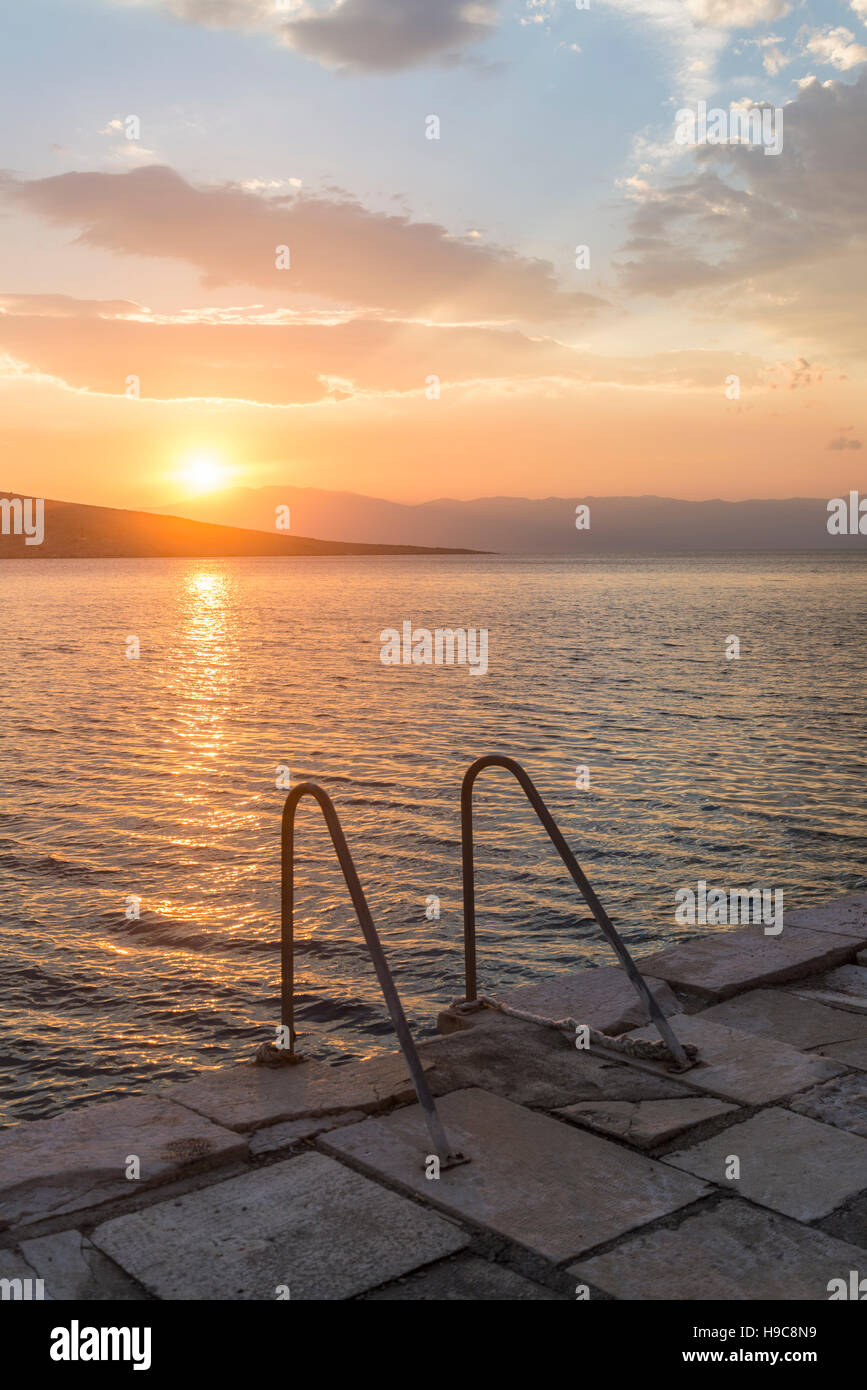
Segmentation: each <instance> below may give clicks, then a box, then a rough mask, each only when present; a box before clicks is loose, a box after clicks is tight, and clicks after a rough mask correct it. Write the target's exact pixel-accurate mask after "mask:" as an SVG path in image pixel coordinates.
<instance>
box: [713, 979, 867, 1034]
mask: <svg viewBox="0 0 867 1390" xmlns="http://www.w3.org/2000/svg"><path fill="white" fill-rule="evenodd" d="M842 968H843V969H844V970H845V969H848V967H847V966H843V967H842ZM701 1017H702V1018H703V1019H707V1020H708V1021H709V1022H711V1023H722V1024H723V1025H724V1026H725V1027H727V1028H737V1029H739V1030H740V1032H742V1033H760V1034H761V1035H762V1036H763V1037H768V1038H779V1039H780V1040H781V1041H782V1042H786V1043H789V1044H790V1046H791V1047H796V1048H809V1047H820V1046H821V1045H822V1044H823V1043H833V1042H847V1041H848V1040H849V1039H850V1038H858V1037H864V1036H867V1020H863V1021H862V1020H860V1019H857V1018H855V1017H853V1015H852V1014H846V1013H842V1012H840V1010H839V1009H829V1008H826V1006H825V1005H824V1004H821V1003H818V1002H817V1000H816V999H815V998H808V997H805V996H803V995H802V994H801V993H800V991H799V989H798V986H797V985H789V986H787V987H786V988H785V989H753V990H750V991H749V993H748V994H738V995H736V996H735V998H734V999H727V1000H726V1001H725V1002H724V1003H723V1004H714V1005H713V1007H712V1008H710V1009H705V1010H703V1012H702V1015H701Z"/></svg>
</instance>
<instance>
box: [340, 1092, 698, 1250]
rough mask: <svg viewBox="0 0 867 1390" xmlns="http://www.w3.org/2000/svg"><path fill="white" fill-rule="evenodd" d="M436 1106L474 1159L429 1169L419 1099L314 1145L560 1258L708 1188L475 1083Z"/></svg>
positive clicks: (690, 1199)
mask: <svg viewBox="0 0 867 1390" xmlns="http://www.w3.org/2000/svg"><path fill="white" fill-rule="evenodd" d="M439 1109H440V1114H441V1117H442V1120H443V1123H444V1125H445V1128H446V1132H447V1134H448V1136H449V1140H450V1141H451V1143H452V1145H455V1146H457V1147H458V1148H459V1149H460V1150H461V1152H462V1153H464V1154H466V1155H468V1156H469V1158H470V1160H471V1161H470V1162H469V1163H466V1164H462V1165H460V1166H459V1167H456V1168H449V1169H445V1170H443V1172H442V1173H441V1174H440V1177H439V1178H438V1179H436V1180H433V1181H431V1180H428V1179H426V1178H425V1175H424V1158H425V1155H426V1154H427V1153H428V1152H429V1151H430V1140H429V1139H428V1137H427V1132H426V1130H425V1129H424V1124H423V1120H422V1116H421V1111H420V1108H419V1107H418V1106H417V1105H415V1106H411V1107H408V1108H406V1109H404V1110H396V1111H394V1112H393V1113H392V1114H390V1115H385V1116H382V1117H381V1118H378V1119H370V1120H365V1121H364V1123H363V1124H360V1125H350V1126H348V1127H347V1128H346V1129H339V1130H333V1131H332V1132H331V1133H329V1134H326V1135H323V1136H322V1137H321V1138H320V1139H318V1140H317V1144H318V1145H319V1146H320V1147H321V1148H323V1149H326V1150H327V1151H328V1152H329V1153H334V1154H338V1155H340V1156H343V1157H346V1158H347V1159H349V1160H350V1161H351V1162H353V1163H356V1164H358V1166H359V1167H361V1168H363V1169H364V1170H365V1171H367V1172H370V1173H373V1174H375V1175H377V1176H379V1177H384V1178H386V1179H387V1180H388V1181H390V1182H394V1183H396V1184H398V1185H399V1186H401V1187H403V1188H404V1189H406V1190H408V1191H410V1192H414V1193H415V1194H416V1195H418V1196H420V1197H424V1198H426V1199H427V1200H428V1201H429V1202H431V1203H432V1204H433V1205H434V1206H437V1207H439V1208H440V1209H441V1210H443V1211H447V1212H449V1213H450V1214H451V1215H453V1216H457V1217H458V1218H460V1219H463V1220H466V1221H469V1222H472V1223H473V1224H474V1225H477V1226H482V1227H485V1228H486V1229H487V1230H489V1231H494V1232H496V1233H497V1234H498V1235H501V1236H505V1237H506V1238H507V1239H508V1240H512V1241H515V1242H516V1243H517V1244H519V1245H522V1246H525V1247H526V1248H528V1249H530V1250H533V1251H535V1252H536V1253H538V1254H540V1255H543V1256H544V1257H545V1258H546V1259H549V1260H553V1261H555V1262H556V1261H560V1260H567V1259H569V1258H574V1257H575V1256H576V1255H578V1254H581V1253H583V1252H584V1251H585V1250H589V1249H591V1248H592V1247H593V1246H595V1245H599V1244H600V1243H601V1242H602V1241H607V1240H613V1239H614V1238H615V1237H616V1236H618V1235H622V1234H624V1232H626V1231H629V1230H632V1228H633V1227H635V1226H639V1225H643V1224H645V1223H646V1222H648V1221H653V1220H655V1219H656V1218H657V1217H660V1216H664V1215H667V1214H668V1213H670V1212H673V1211H677V1210H678V1209H679V1208H680V1207H682V1206H685V1205H686V1204H687V1203H689V1202H693V1201H695V1200H696V1199H697V1198H699V1197H701V1196H703V1195H704V1194H705V1193H706V1192H707V1191H708V1188H707V1187H706V1186H705V1184H704V1183H701V1182H696V1181H695V1179H690V1180H689V1181H688V1183H686V1184H684V1183H680V1182H678V1183H671V1182H670V1181H669V1180H668V1178H667V1177H666V1176H665V1172H666V1169H667V1165H665V1164H662V1163H657V1162H654V1160H652V1159H649V1158H646V1157H645V1156H644V1155H643V1154H635V1153H631V1152H630V1151H629V1150H628V1149H624V1148H621V1147H619V1146H618V1145H616V1144H612V1143H610V1142H609V1141H608V1140H607V1139H600V1138H598V1137H597V1136H596V1135H595V1134H587V1133H585V1132H584V1131H583V1130H579V1129H575V1128H573V1127H572V1126H571V1125H566V1124H563V1123H562V1122H561V1121H559V1120H552V1119H550V1118H549V1117H548V1116H546V1115H539V1114H536V1113H534V1112H533V1111H530V1110H525V1109H523V1107H521V1106H519V1105H515V1104H513V1103H512V1102H511V1101H508V1100H503V1099H502V1098H501V1097H500V1096H494V1095H490V1094H489V1093H488V1092H487V1091H482V1090H479V1089H478V1088H475V1087H473V1088H471V1089H469V1090H466V1091H453V1092H452V1093H451V1094H450V1095H447V1096H445V1097H444V1098H443V1099H442V1101H441V1102H440V1104H439ZM669 1171H673V1170H669Z"/></svg>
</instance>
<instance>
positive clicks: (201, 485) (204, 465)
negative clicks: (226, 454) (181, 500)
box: [181, 452, 226, 492]
mask: <svg viewBox="0 0 867 1390" xmlns="http://www.w3.org/2000/svg"><path fill="white" fill-rule="evenodd" d="M181 476H182V478H183V480H184V483H185V484H186V486H187V489H188V491H189V492H212V491H213V490H214V488H217V487H219V486H220V484H221V483H224V482H225V480H226V469H225V466H224V464H223V463H222V461H221V459H220V458H219V457H218V456H217V455H216V454H210V453H203V452H199V453H195V454H190V455H189V456H188V457H187V459H186V460H185V461H184V465H183V468H182V470H181Z"/></svg>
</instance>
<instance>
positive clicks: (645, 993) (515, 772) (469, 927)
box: [461, 753, 691, 1070]
mask: <svg viewBox="0 0 867 1390" xmlns="http://www.w3.org/2000/svg"><path fill="white" fill-rule="evenodd" d="M486 767H504V768H505V769H506V771H507V772H511V774H512V776H513V777H514V778H515V779H516V780H517V781H518V783H519V784H520V786H521V788H522V790H523V792H524V795H525V796H526V797H527V800H528V801H529V803H530V805H531V806H532V807H533V810H534V811H535V812H536V815H537V816H538V817H539V820H540V821H541V822H542V825H543V826H544V827H545V829H546V830H547V832H548V836H549V838H550V840H551V841H552V843H553V845H554V848H555V849H556V851H557V853H558V854H559V856H560V858H561V859H562V860H563V863H564V864H565V865H566V868H567V869H568V870H569V873H570V875H571V877H572V880H573V882H574V883H575V884H576V886H577V888H578V890H579V892H580V893H581V896H582V897H583V898H584V901H585V902H586V904H587V906H588V907H589V908H590V911H591V912H592V913H593V916H594V917H595V919H596V921H597V922H598V924H599V926H600V927H601V929H602V932H603V935H604V936H605V939H606V940H607V941H608V943H609V945H610V946H612V947H613V948H614V950H615V951H616V953H617V956H618V959H619V961H620V964H621V965H622V966H623V968H624V970H625V971H626V974H627V975H628V976H629V979H630V981H631V983H632V984H633V986H634V987H635V990H636V992H637V993H638V996H639V998H640V999H641V1001H642V1003H643V1004H644V1006H645V1008H646V1009H647V1012H648V1015H649V1017H650V1020H651V1022H652V1023H653V1024H654V1025H655V1027H656V1029H657V1031H658V1032H659V1035H660V1037H661V1038H662V1040H663V1042H664V1043H665V1045H666V1047H667V1048H668V1050H669V1051H670V1052H671V1054H672V1056H673V1057H674V1058H675V1059H676V1061H677V1064H678V1066H679V1067H681V1068H682V1069H683V1070H686V1069H687V1068H688V1067H689V1066H690V1065H691V1063H690V1061H689V1059H688V1057H687V1055H686V1053H685V1052H684V1050H683V1047H682V1046H681V1044H680V1043H679V1042H678V1040H677V1038H676V1037H675V1035H674V1033H673V1031H672V1029H671V1026H670V1025H669V1023H668V1021H667V1020H666V1017H665V1015H664V1014H663V1012H662V1010H661V1009H660V1007H659V1005H658V1004H657V1002H656V1000H655V999H654V997H653V994H652V993H651V991H650V990H649V989H648V987H647V984H646V983H645V980H644V977H643V976H642V975H641V972H640V971H639V970H638V967H637V966H636V964H635V962H634V961H633V959H632V957H631V956H630V954H629V952H628V951H627V949H626V947H625V945H624V944H623V942H622V941H621V939H620V937H619V936H618V934H617V931H616V930H615V928H614V924H613V923H612V921H611V919H610V917H609V916H608V913H607V912H606V911H605V909H604V907H603V906H602V904H601V903H600V901H599V899H598V898H597V896H596V894H595V893H594V891H593V889H592V888H591V886H590V884H589V882H588V880H587V876H586V874H585V873H584V871H583V869H582V868H581V866H580V864H579V863H578V861H577V859H576V858H575V856H574V854H573V853H572V851H571V849H570V848H569V846H568V845H567V843H566V841H565V840H564V839H563V836H562V834H561V833H560V829H559V827H558V825H557V823H556V821H555V820H554V817H553V816H552V815H551V812H550V811H549V810H548V807H547V806H546V805H545V803H544V801H543V800H542V798H541V796H540V795H539V793H538V791H537V790H536V787H535V785H534V784H533V782H532V781H531V779H530V777H529V775H528V774H527V772H526V771H525V770H524V768H523V767H521V764H520V763H518V762H516V761H515V759H514V758H507V757H503V756H502V755H500V754H498V753H490V754H487V755H486V756H485V757H483V758H477V759H476V761H475V762H474V763H471V764H470V766H469V767H468V768H467V770H466V772H465V773H464V779H463V782H462V783H461V854H462V861H463V885H464V967H465V977H466V999H467V1003H472V1002H473V1001H474V1000H475V999H476V998H477V997H478V995H477V988H476V873H475V860H474V855H473V787H474V785H475V781H476V778H477V777H478V775H479V773H480V772H483V771H484V769H485V768H486Z"/></svg>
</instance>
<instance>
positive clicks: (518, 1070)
mask: <svg viewBox="0 0 867 1390" xmlns="http://www.w3.org/2000/svg"><path fill="white" fill-rule="evenodd" d="M420 1052H421V1054H422V1056H423V1057H424V1058H425V1059H426V1060H430V1061H432V1062H434V1063H435V1066H434V1069H433V1071H432V1072H431V1075H430V1083H431V1090H432V1091H433V1092H434V1094H435V1095H445V1094H446V1093H447V1092H449V1091H460V1090H465V1089H466V1088H467V1087H470V1086H478V1087H480V1088H481V1089H482V1090H484V1091H490V1092H491V1093H492V1094H493V1095H498V1096H503V1097H504V1099H506V1100H512V1101H514V1102H515V1103H516V1104H517V1105H530V1106H535V1107H537V1108H538V1109H540V1110H553V1109H554V1108H555V1107H556V1106H561V1105H568V1104H569V1103H570V1102H572V1101H578V1100H603V1099H604V1100H662V1099H666V1098H676V1097H678V1096H683V1095H685V1094H687V1095H688V1094H689V1092H686V1091H684V1088H683V1087H682V1086H680V1085H679V1084H678V1082H677V1081H672V1080H670V1079H669V1078H668V1077H665V1076H650V1075H648V1074H647V1073H645V1072H641V1071H638V1070H636V1069H635V1068H634V1067H627V1066H623V1065H621V1064H620V1063H618V1062H610V1061H608V1060H607V1059H603V1058H599V1057H593V1056H592V1055H591V1054H590V1053H589V1052H587V1051H585V1050H579V1049H578V1048H576V1047H575V1046H574V1044H573V1043H571V1042H570V1040H569V1039H568V1038H567V1037H566V1036H565V1035H564V1034H562V1033H558V1032H557V1031H556V1030H555V1029H553V1028H540V1027H539V1026H538V1025H537V1024H533V1023H522V1022H520V1021H519V1020H517V1019H511V1018H507V1017H504V1016H503V1015H496V1014H491V1013H490V1012H489V1013H488V1014H487V1018H486V1020H485V1021H484V1022H483V1023H480V1024H478V1025H477V1026H474V1027H472V1028H469V1029H467V1030H466V1031H465V1032H460V1033H449V1034H448V1035H447V1036H446V1037H444V1038H436V1039H434V1040H433V1041H432V1042H429V1043H425V1044H423V1046H422V1047H421V1048H420Z"/></svg>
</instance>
